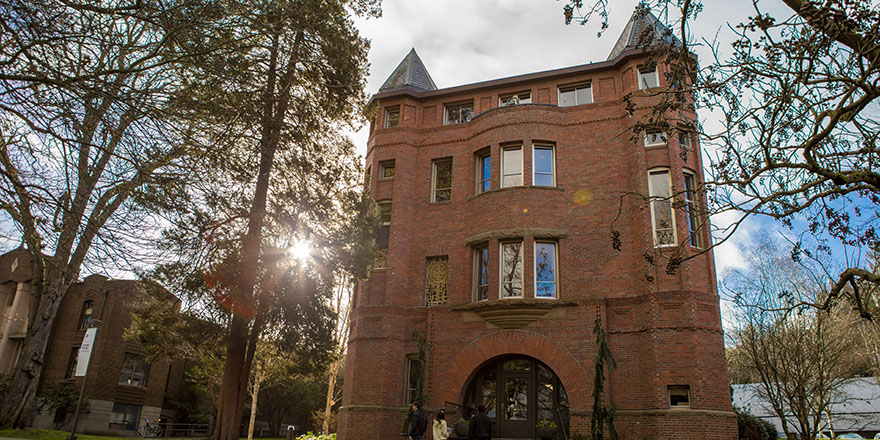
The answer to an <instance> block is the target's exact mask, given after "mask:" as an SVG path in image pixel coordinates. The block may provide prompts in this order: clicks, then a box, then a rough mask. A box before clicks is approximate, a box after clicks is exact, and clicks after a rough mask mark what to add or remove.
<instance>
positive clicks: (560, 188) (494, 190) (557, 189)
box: [467, 185, 565, 201]
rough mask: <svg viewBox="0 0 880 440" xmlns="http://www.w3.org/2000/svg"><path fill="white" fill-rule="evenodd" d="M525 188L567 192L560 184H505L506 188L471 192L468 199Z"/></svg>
mask: <svg viewBox="0 0 880 440" xmlns="http://www.w3.org/2000/svg"><path fill="white" fill-rule="evenodd" d="M523 188H525V189H537V190H545V191H547V190H549V191H560V192H565V188H562V187H559V186H538V185H519V186H505V187H504V188H492V189H489V190H487V191H483V192H481V193H477V194H471V195H470V196H468V198H467V201H471V200H473V199H476V198H477V197H482V196H484V195H486V194H493V193H499V192H504V191H511V190H517V189H523Z"/></svg>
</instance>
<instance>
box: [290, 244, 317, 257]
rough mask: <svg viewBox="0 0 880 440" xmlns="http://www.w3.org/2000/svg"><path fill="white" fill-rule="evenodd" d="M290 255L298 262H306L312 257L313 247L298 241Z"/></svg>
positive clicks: (291, 249) (292, 247)
mask: <svg viewBox="0 0 880 440" xmlns="http://www.w3.org/2000/svg"><path fill="white" fill-rule="evenodd" d="M290 254H291V255H292V256H293V258H295V259H297V260H305V259H306V258H309V257H310V256H311V255H312V245H311V243H309V242H307V241H297V242H296V243H294V244H293V246H291V247H290Z"/></svg>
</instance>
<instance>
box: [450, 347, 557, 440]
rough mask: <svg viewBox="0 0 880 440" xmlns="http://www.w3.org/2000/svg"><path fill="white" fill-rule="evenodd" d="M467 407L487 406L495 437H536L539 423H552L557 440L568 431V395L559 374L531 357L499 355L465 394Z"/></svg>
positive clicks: (483, 366) (472, 382)
mask: <svg viewBox="0 0 880 440" xmlns="http://www.w3.org/2000/svg"><path fill="white" fill-rule="evenodd" d="M464 404H465V406H466V407H467V408H468V410H471V411H473V410H475V408H476V407H477V405H479V404H483V405H484V406H485V407H486V415H488V416H489V418H490V419H491V420H492V432H493V434H494V435H493V437H496V438H529V439H534V438H536V434H535V424H536V423H537V422H538V420H541V419H547V420H552V421H554V422H555V423H556V425H557V426H558V427H559V429H557V432H556V435H557V438H565V437H564V433H567V432H569V431H568V419H569V411H568V395H567V394H566V393H565V387H563V386H562V382H561V381H560V380H559V377H557V376H556V373H554V372H553V370H551V369H550V368H549V367H548V366H547V365H545V364H544V363H543V362H541V361H539V360H537V359H535V358H532V357H528V356H521V355H510V356H499V357H496V358H494V359H491V360H489V361H488V362H486V363H485V364H483V365H482V366H481V367H480V368H479V371H477V373H476V374H475V375H474V376H473V379H472V380H471V383H470V384H468V387H467V391H466V392H465V401H464Z"/></svg>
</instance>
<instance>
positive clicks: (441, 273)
mask: <svg viewBox="0 0 880 440" xmlns="http://www.w3.org/2000/svg"><path fill="white" fill-rule="evenodd" d="M448 279H449V257H447V256H446V255H443V256H441V257H429V258H428V259H427V260H426V261H425V306H427V307H431V306H439V305H443V304H446V299H447V298H448V293H447V288H446V283H447V281H448Z"/></svg>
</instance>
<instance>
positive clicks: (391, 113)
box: [385, 106, 400, 128]
mask: <svg viewBox="0 0 880 440" xmlns="http://www.w3.org/2000/svg"><path fill="white" fill-rule="evenodd" d="M398 125H400V106H394V107H389V108H386V109H385V128H393V127H397V126H398Z"/></svg>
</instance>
